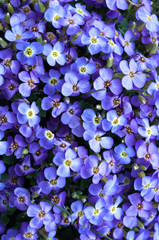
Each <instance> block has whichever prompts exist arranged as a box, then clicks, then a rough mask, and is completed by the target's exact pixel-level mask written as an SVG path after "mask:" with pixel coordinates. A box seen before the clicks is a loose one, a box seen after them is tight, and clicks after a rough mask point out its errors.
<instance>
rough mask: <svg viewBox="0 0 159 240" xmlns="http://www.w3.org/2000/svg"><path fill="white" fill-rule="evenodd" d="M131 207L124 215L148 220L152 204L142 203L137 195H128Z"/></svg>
mask: <svg viewBox="0 0 159 240" xmlns="http://www.w3.org/2000/svg"><path fill="white" fill-rule="evenodd" d="M128 199H129V201H130V202H131V204H132V205H131V206H130V207H129V208H128V209H127V210H126V212H125V213H126V215H127V216H131V217H136V216H137V215H139V217H141V218H144V219H146V218H148V217H149V216H150V213H151V210H152V208H153V207H152V202H146V201H142V199H141V196H140V194H139V193H133V194H131V195H128Z"/></svg>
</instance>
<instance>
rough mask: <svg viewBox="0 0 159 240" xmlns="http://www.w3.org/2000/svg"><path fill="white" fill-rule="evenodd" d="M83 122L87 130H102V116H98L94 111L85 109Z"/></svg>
mask: <svg viewBox="0 0 159 240" xmlns="http://www.w3.org/2000/svg"><path fill="white" fill-rule="evenodd" d="M81 117H82V120H83V121H84V122H83V127H84V129H85V130H87V129H89V128H91V129H94V130H96V129H97V128H101V123H102V116H101V115H100V114H99V113H98V114H97V115H96V114H95V112H94V111H93V109H85V110H84V111H83V113H82V115H81Z"/></svg>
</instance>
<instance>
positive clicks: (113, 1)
mask: <svg viewBox="0 0 159 240" xmlns="http://www.w3.org/2000/svg"><path fill="white" fill-rule="evenodd" d="M106 4H107V6H108V8H109V9H111V10H117V9H118V8H119V9H122V10H126V9H127V8H128V3H127V1H126V0H106Z"/></svg>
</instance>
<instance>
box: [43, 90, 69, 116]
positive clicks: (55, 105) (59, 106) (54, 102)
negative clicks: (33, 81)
mask: <svg viewBox="0 0 159 240" xmlns="http://www.w3.org/2000/svg"><path fill="white" fill-rule="evenodd" d="M60 98H61V96H60V95H59V94H55V95H54V96H53V97H50V96H48V97H44V98H43V100H42V103H41V108H42V109H43V110H45V111H46V110H48V109H50V108H52V113H51V114H52V116H53V117H54V118H56V117H57V116H58V115H60V114H61V113H62V112H64V111H66V109H67V105H66V103H64V102H60Z"/></svg>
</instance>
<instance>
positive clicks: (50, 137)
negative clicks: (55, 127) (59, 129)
mask: <svg viewBox="0 0 159 240" xmlns="http://www.w3.org/2000/svg"><path fill="white" fill-rule="evenodd" d="M45 136H46V137H47V138H49V139H53V137H54V134H53V133H52V132H51V131H49V130H48V131H46V132H45Z"/></svg>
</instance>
